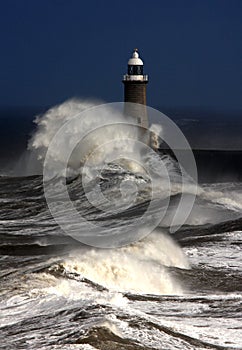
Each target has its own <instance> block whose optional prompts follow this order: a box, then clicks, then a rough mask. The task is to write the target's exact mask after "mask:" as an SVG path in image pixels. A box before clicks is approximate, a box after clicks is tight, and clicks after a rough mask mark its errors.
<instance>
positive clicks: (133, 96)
mask: <svg viewBox="0 0 242 350" xmlns="http://www.w3.org/2000/svg"><path fill="white" fill-rule="evenodd" d="M143 67H144V64H143V61H142V60H141V59H140V57H139V53H138V49H135V50H134V52H133V55H132V57H131V58H130V59H129V60H128V72H127V73H128V74H125V75H124V77H123V84H124V102H130V103H126V104H125V111H124V112H125V114H126V115H129V116H132V117H134V118H136V121H137V123H138V124H139V125H140V126H141V127H143V128H146V129H147V128H148V127H149V122H148V116H147V109H146V86H147V83H148V75H144V73H143Z"/></svg>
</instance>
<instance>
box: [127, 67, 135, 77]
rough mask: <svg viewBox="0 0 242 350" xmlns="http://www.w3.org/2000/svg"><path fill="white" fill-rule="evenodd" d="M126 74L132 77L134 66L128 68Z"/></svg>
mask: <svg viewBox="0 0 242 350" xmlns="http://www.w3.org/2000/svg"><path fill="white" fill-rule="evenodd" d="M128 74H129V75H133V74H134V66H128Z"/></svg>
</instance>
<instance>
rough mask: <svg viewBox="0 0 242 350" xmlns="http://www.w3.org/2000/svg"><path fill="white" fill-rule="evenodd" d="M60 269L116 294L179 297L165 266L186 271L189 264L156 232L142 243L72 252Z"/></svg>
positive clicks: (173, 245) (180, 290) (179, 249)
mask: <svg viewBox="0 0 242 350" xmlns="http://www.w3.org/2000/svg"><path fill="white" fill-rule="evenodd" d="M63 266H64V267H65V269H66V271H68V272H72V273H73V272H75V273H78V274H80V275H81V276H84V277H86V278H87V279H90V280H91V281H93V282H95V283H98V284H100V285H103V286H105V287H107V288H109V289H111V290H116V291H119V292H120V291H121V292H124V291H126V292H127V291H131V292H138V293H153V294H180V293H182V288H181V286H180V285H179V283H178V282H177V281H176V280H175V279H174V278H173V277H171V275H170V274H169V272H168V270H167V269H166V268H165V266H176V267H179V268H185V269H187V268H189V263H188V261H187V259H186V257H185V255H184V254H183V252H182V250H181V248H180V247H179V246H178V245H177V244H176V243H175V242H174V241H173V240H172V239H171V238H170V237H168V236H167V235H165V234H162V233H158V232H157V231H156V232H153V233H152V234H151V235H149V236H148V237H146V238H145V239H143V240H142V241H139V242H136V243H134V244H132V245H130V246H126V247H122V248H119V249H115V250H111V249H110V250H101V249H89V250H87V251H85V252H83V251H74V252H72V253H71V255H70V258H69V259H66V260H65V262H64V263H63Z"/></svg>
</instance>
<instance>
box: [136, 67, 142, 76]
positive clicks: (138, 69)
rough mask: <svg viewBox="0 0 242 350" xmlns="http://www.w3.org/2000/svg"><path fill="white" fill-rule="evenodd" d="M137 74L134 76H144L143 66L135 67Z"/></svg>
mask: <svg viewBox="0 0 242 350" xmlns="http://www.w3.org/2000/svg"><path fill="white" fill-rule="evenodd" d="M135 68H136V69H135V70H136V72H135V73H134V74H137V75H143V66H135Z"/></svg>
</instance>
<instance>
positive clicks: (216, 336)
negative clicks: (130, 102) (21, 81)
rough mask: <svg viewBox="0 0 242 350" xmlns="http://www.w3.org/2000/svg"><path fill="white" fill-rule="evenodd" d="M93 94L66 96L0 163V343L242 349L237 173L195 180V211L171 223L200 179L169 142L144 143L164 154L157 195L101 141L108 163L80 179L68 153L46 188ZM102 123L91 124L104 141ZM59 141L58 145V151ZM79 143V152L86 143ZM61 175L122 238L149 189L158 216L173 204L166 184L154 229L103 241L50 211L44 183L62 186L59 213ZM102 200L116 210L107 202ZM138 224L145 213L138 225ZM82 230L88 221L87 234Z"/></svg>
mask: <svg viewBox="0 0 242 350" xmlns="http://www.w3.org/2000/svg"><path fill="white" fill-rule="evenodd" d="M91 106H92V104H89V103H84V104H83V102H82V103H81V102H78V101H69V102H66V103H65V104H63V105H61V106H59V107H55V108H53V109H51V110H49V111H48V112H47V113H46V114H45V115H42V116H41V117H39V118H38V119H37V120H36V123H37V128H36V131H35V133H34V134H33V135H32V137H31V139H30V140H29V143H28V149H29V150H28V152H27V153H26V154H24V155H23V157H22V158H21V160H20V161H19V162H18V164H17V165H15V167H14V168H13V169H12V171H11V176H10V175H9V173H8V172H4V171H2V176H1V177H0V230H1V235H0V253H1V258H0V259H1V260H0V261H1V273H0V278H1V285H0V286H1V291H0V327H1V329H0V338H1V340H0V348H1V349H9V350H10V349H11V350H13V349H31V350H33V349H51V350H52V349H86V350H91V349H102V350H109V349H110V350H111V349H112V350H114V349H115V350H116V349H117V350H120V349H127V350H129V349H133V350H142V349H147V350H148V349H149V350H151V349H164V350H166V349H167V350H168V349H171V350H173V349H181V350H186V349H242V294H241V292H242V255H241V245H242V217H241V210H242V183H240V182H233V181H231V182H226V183H224V182H219V181H217V182H216V183H199V185H198V187H197V189H196V193H197V196H196V199H195V203H194V205H193V208H192V211H191V213H190V214H189V216H188V218H187V219H186V222H185V223H184V224H183V225H182V226H181V227H180V228H178V230H171V225H172V218H173V217H174V213H175V211H176V208H177V205H178V203H179V201H180V198H181V196H182V195H184V196H185V197H186V198H187V200H188V201H189V200H190V198H193V196H194V191H195V185H194V183H193V181H192V179H191V178H190V177H189V175H187V177H185V179H184V177H183V180H182V179H181V172H180V171H179V167H178V164H177V161H176V159H175V158H174V157H173V156H172V155H171V154H169V153H167V152H163V151H162V150H159V151H157V152H155V154H154V153H152V154H151V155H148V156H147V155H144V154H141V155H140V156H141V158H143V164H149V167H151V168H152V169H153V171H154V173H156V171H157V169H158V170H159V169H160V168H159V167H157V164H160V163H162V165H163V166H164V167H165V168H166V169H167V173H168V174H169V181H170V184H169V185H170V187H169V188H170V192H169V191H168V186H166V183H165V181H164V182H162V179H160V178H159V179H158V181H157V183H155V184H154V186H153V192H154V193H153V197H152V198H151V180H150V177H149V176H148V174H147V173H146V172H145V171H143V170H142V169H141V168H139V167H138V166H137V164H136V163H129V164H127V162H124V161H117V160H116V158H115V157H114V158H113V159H112V161H109V162H103V159H104V158H105V157H103V158H102V152H101V151H100V152H96V153H95V157H98V159H100V158H101V162H100V164H102V167H101V170H100V169H97V162H91V163H90V164H89V167H88V168H86V169H85V179H86V180H85V186H84V185H83V184H84V181H83V178H84V170H83V168H82V167H81V168H80V164H79V162H78V165H77V163H76V159H77V158H76V155H73V156H72V159H71V161H70V162H69V165H68V169H69V170H68V171H69V172H68V176H67V177H63V174H62V173H61V172H60V173H59V176H50V178H48V181H47V183H46V184H45V186H46V187H45V189H44V187H43V176H42V168H41V165H42V164H43V162H44V157H45V154H46V150H47V148H48V146H49V144H50V140H51V139H53V137H54V135H55V134H56V132H57V131H58V129H59V128H60V127H61V126H62V125H64V123H65V122H66V121H68V120H70V119H71V118H72V117H73V115H75V114H76V113H77V112H80V111H82V110H84V109H85V108H89V107H91ZM83 127H84V126H83ZM123 131H124V132H125V133H127V129H124V130H123V129H122V128H121V129H118V130H117V128H116V132H117V133H118V134H122V132H123ZM75 132H76V131H75V130H74V129H73V130H72V134H73V135H75ZM107 132H108V131H107V130H106V131H105V134H103V131H101V132H100V133H98V134H95V137H94V139H95V140H97V143H99V142H101V143H102V142H103V141H102V140H103V137H104V138H106V137H107ZM130 132H131V133H133V130H131V131H130ZM67 140H69V138H68V135H67ZM87 143H88V144H89V145H90V144H91V143H93V140H91V139H90V138H89V139H87V140H86V144H87ZM109 146H110V145H109ZM109 146H108V147H107V149H109V150H110V147H109ZM114 148H115V147H114ZM64 152H65V150H64V149H61V148H59V149H58V152H56V154H53V157H56V155H59V156H60V158H61V156H62V155H63V154H64ZM112 152H113V149H112ZM125 152H126V150H125ZM127 152H128V151H127ZM77 154H79V155H80V157H83V151H82V149H81V148H80V147H77ZM51 156H52V155H51ZM53 159H54V158H53ZM95 159H97V158H95ZM97 170H98V171H97ZM35 171H36V173H37V175H36V174H35ZM82 171H83V172H82ZM167 173H165V172H164V174H163V175H164V179H165V180H166V179H167V178H166V174H167ZM154 178H155V177H154ZM181 180H182V181H183V186H181ZM63 183H64V184H65V185H66V187H67V190H68V193H69V196H70V198H71V200H72V203H73V205H74V206H75V208H76V209H77V210H78V212H79V213H80V215H81V216H82V217H84V218H85V219H86V220H87V222H88V223H90V222H91V223H94V224H95V225H97V226H98V225H100V226H99V227H101V228H105V234H107V235H108V234H109V233H113V232H114V233H115V235H116V236H117V240H118V237H119V233H120V232H121V231H122V230H123V227H124V226H127V225H129V224H130V222H131V220H133V219H134V218H139V217H140V216H142V215H143V213H145V212H146V211H147V207H148V205H149V203H150V201H153V202H154V203H155V205H154V206H153V207H152V212H151V215H150V216H149V218H148V220H151V221H152V220H153V221H156V220H157V217H158V216H159V215H160V208H161V207H162V206H164V207H166V205H167V203H168V202H167V201H166V199H167V197H168V195H169V203H168V205H167V208H166V214H165V216H164V218H163V220H161V221H160V222H158V221H157V225H156V227H155V228H154V229H153V231H152V232H151V233H150V234H149V235H143V234H141V236H144V237H142V238H140V239H139V240H134V241H133V242H131V243H130V244H126V245H122V244H120V245H121V246H119V244H117V247H113V248H108V249H105V248H98V247H95V246H89V245H86V244H84V243H82V242H81V241H80V240H77V239H75V238H73V234H72V235H68V234H67V233H66V232H64V231H63V230H62V229H61V228H60V226H59V225H58V224H57V223H56V221H55V220H54V218H53V217H52V215H51V213H50V210H49V208H48V206H47V203H46V199H45V192H44V190H45V191H48V190H50V189H56V188H59V192H58V195H59V197H58V208H59V214H60V213H63V215H65V208H66V203H65V201H64V200H63V198H62V192H61V185H62V184H63ZM59 186H60V187H59ZM98 189H101V193H102V196H103V197H101V199H100V198H99V197H98V205H96V206H95V205H93V203H92V202H90V200H88V198H89V199H90V197H88V194H89V193H93V191H94V193H96V192H95V191H96V190H98ZM127 189H128V191H127ZM133 194H135V196H133ZM97 195H98V192H97ZM134 198H135V199H134ZM105 200H108V203H110V202H111V204H112V206H113V207H115V208H116V209H115V210H116V212H115V211H114V212H110V211H109V210H107V211H105V210H103V208H104V206H105V203H106V202H105ZM99 201H103V202H102V203H101V202H99ZM100 203H101V204H100ZM127 203H128V205H127ZM130 203H131V205H130ZM103 205H104V206H103ZM100 207H101V209H100ZM178 226H179V225H178ZM142 228H143V227H142V223H141V224H140V227H138V229H137V227H136V231H137V232H136V233H137V234H139V232H140V231H142ZM87 230H88V225H86V226H85V222H84V224H83V228H82V235H83V237H85V236H88V231H87ZM71 232H73V231H71ZM171 232H173V233H171Z"/></svg>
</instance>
